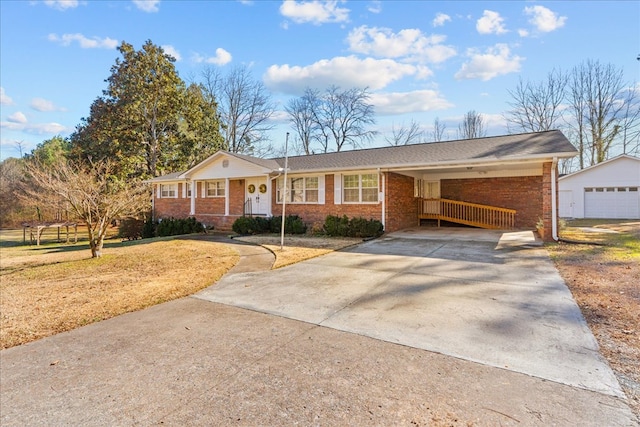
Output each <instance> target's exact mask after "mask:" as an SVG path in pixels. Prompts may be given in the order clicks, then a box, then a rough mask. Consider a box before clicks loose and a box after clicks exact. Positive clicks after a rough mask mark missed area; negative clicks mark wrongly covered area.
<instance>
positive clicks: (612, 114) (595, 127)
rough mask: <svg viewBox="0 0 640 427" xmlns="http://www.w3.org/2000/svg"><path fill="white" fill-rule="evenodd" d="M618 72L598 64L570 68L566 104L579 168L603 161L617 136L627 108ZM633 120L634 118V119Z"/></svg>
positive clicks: (625, 86) (615, 69)
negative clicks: (570, 118) (569, 112)
mask: <svg viewBox="0 0 640 427" xmlns="http://www.w3.org/2000/svg"><path fill="white" fill-rule="evenodd" d="M627 87H628V85H626V84H625V82H624V80H623V73H622V69H617V68H615V67H614V66H613V65H611V64H606V65H605V64H601V63H600V62H598V61H591V60H589V61H586V62H583V63H582V64H580V65H578V66H576V67H574V68H573V70H572V72H571V77H570V80H569V103H570V105H571V110H572V111H571V113H572V120H573V121H572V122H570V125H571V126H572V127H573V129H574V131H575V134H576V144H577V145H578V151H579V152H580V168H581V169H582V168H584V167H585V165H586V166H591V165H594V164H597V163H600V162H603V161H604V160H606V159H607V157H608V154H609V150H610V149H611V147H612V145H613V144H614V142H615V141H616V139H618V137H619V136H620V134H621V132H622V130H623V127H627V129H631V128H633V126H631V125H630V123H628V122H625V120H626V119H627V115H626V114H627V113H628V104H627V102H626V99H625V90H626V88H627ZM636 117H637V115H636Z"/></svg>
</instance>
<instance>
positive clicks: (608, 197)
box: [558, 154, 640, 219]
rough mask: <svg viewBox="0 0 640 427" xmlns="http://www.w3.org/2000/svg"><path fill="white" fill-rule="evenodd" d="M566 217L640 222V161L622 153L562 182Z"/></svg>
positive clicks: (560, 195)
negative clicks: (635, 220)
mask: <svg viewBox="0 0 640 427" xmlns="http://www.w3.org/2000/svg"><path fill="white" fill-rule="evenodd" d="M558 202H559V203H558V207H559V214H560V216H561V217H562V218H622V219H640V159H639V158H637V157H633V156H629V155H627V154H622V155H620V156H618V157H614V158H613V159H609V160H607V161H604V162H602V163H599V164H597V165H594V166H590V167H588V168H585V169H582V170H581V171H578V172H575V173H572V174H570V175H565V176H562V177H560V178H559V179H558Z"/></svg>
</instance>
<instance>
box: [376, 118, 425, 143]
mask: <svg viewBox="0 0 640 427" xmlns="http://www.w3.org/2000/svg"><path fill="white" fill-rule="evenodd" d="M423 134H424V131H423V130H422V129H420V125H419V124H418V123H417V122H416V121H414V120H413V119H411V122H410V123H409V125H408V126H405V124H404V123H402V124H401V125H400V127H399V128H396V127H395V124H394V125H392V126H391V136H386V137H385V138H384V139H385V141H387V143H388V144H389V145H409V144H415V143H418V142H420V141H421V139H422V135H423Z"/></svg>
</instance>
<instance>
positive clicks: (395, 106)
mask: <svg viewBox="0 0 640 427" xmlns="http://www.w3.org/2000/svg"><path fill="white" fill-rule="evenodd" d="M370 101H371V104H373V106H374V107H375V111H376V114H380V115H392V114H406V113H417V112H424V111H434V110H444V109H447V108H451V107H453V104H451V103H450V102H449V101H447V100H446V99H444V98H443V96H442V94H441V93H439V92H438V91H435V90H416V91H413V92H393V93H374V94H371V98H370Z"/></svg>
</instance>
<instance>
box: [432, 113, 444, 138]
mask: <svg viewBox="0 0 640 427" xmlns="http://www.w3.org/2000/svg"><path fill="white" fill-rule="evenodd" d="M446 129H447V126H446V125H445V124H444V123H442V122H441V121H440V119H439V118H438V117H436V118H435V119H433V131H431V140H432V141H433V142H440V141H443V140H444V136H445V135H444V132H445V130H446Z"/></svg>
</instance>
